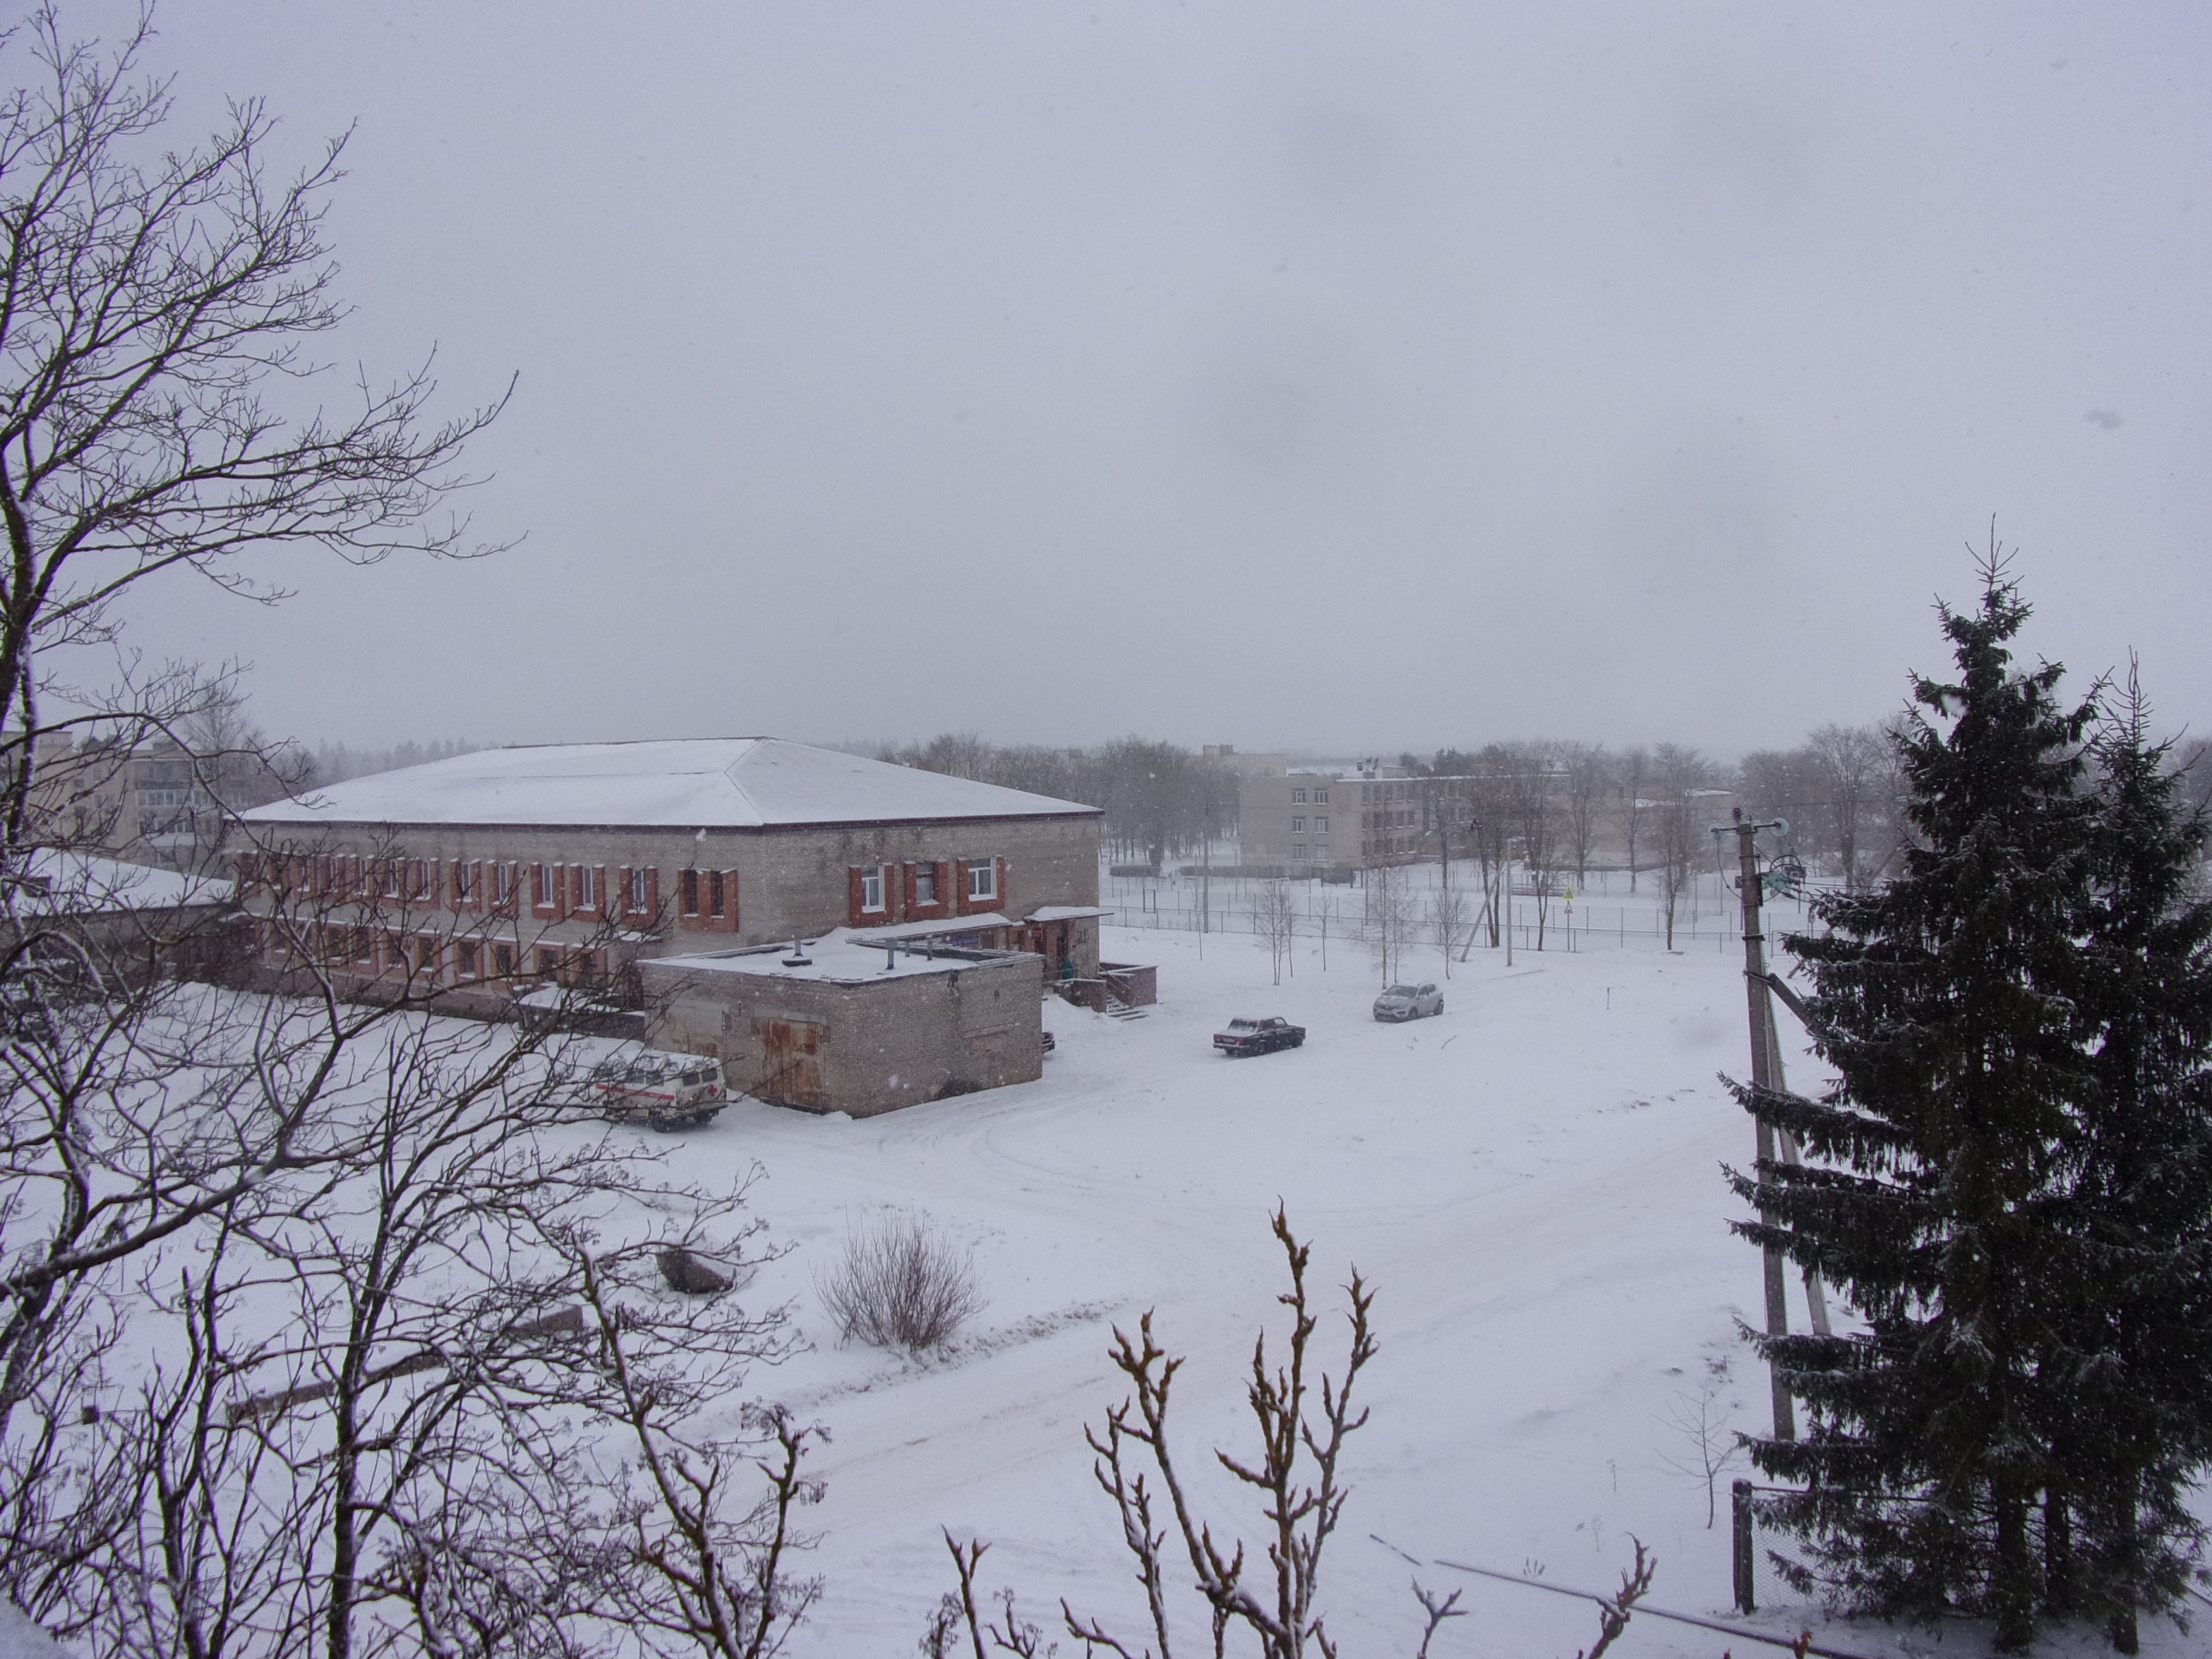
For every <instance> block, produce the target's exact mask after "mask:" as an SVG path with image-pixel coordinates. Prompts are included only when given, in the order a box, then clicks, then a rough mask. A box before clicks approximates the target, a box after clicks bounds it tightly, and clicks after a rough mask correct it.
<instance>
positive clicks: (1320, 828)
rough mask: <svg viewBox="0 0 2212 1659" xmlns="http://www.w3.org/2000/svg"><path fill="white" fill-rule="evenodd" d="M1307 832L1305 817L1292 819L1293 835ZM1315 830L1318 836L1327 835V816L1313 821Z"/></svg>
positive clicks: (1301, 834)
mask: <svg viewBox="0 0 2212 1659" xmlns="http://www.w3.org/2000/svg"><path fill="white" fill-rule="evenodd" d="M1305 832H1306V821H1305V820H1304V818H1292V819H1291V834H1292V835H1294V836H1303V835H1304V834H1305ZM1313 832H1314V834H1316V836H1325V835H1327V834H1328V819H1327V818H1325V817H1319V818H1316V819H1315V820H1314V821H1313Z"/></svg>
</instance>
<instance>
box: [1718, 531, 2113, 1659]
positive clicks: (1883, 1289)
mask: <svg viewBox="0 0 2212 1659" xmlns="http://www.w3.org/2000/svg"><path fill="white" fill-rule="evenodd" d="M1982 574H1983V577H1984V584H1983V593H1982V599H1981V604H1980V605H1979V607H1978V609H1977V610H1975V611H1971V612H1954V611H1951V610H1950V609H1949V608H1948V606H1946V607H1944V609H1943V611H1942V623H1943V629H1944V632H1945V634H1946V635H1948V638H1949V640H1950V641H1951V644H1952V647H1953V650H1954V657H1955V660H1956V665H1957V678H1956V679H1955V681H1954V682H1950V683H1939V682H1936V681H1932V680H1927V679H1922V680H1919V681H1917V683H1916V684H1915V687H1914V692H1913V696H1914V703H1915V708H1914V709H1913V711H1912V714H1911V718H1910V720H1909V722H1908V724H1907V726H1905V729H1904V730H1903V731H1902V732H1900V733H1899V736H1898V738H1897V739H1896V741H1897V743H1898V745H1899V762H1900V763H1901V766H1902V769H1903V772H1904V775H1905V781H1906V784H1907V787H1908V793H1909V805H1908V809H1907V811H1908V815H1909V817H1910V820H1911V826H1912V829H1913V831H1914V840H1915V842H1916V843H1917V844H1916V845H1915V846H1913V847H1911V848H1909V849H1908V851H1907V852H1906V854H1905V860H1904V867H1903V870H1902V872H1901V873H1900V874H1899V876H1898V877H1897V878H1894V879H1893V880H1892V881H1891V882H1889V883H1888V884H1887V885H1885V886H1883V887H1881V888H1880V889H1878V890H1874V891H1870V892H1867V893H1863V894H1857V895H1850V896H1834V897H1832V898H1830V899H1829V900H1827V901H1826V902H1825V903H1824V905H1823V906H1822V911H1821V914H1822V917H1823V920H1824V921H1826V924H1827V927H1828V929H1829V931H1828V932H1827V933H1826V934H1825V935H1820V936H1800V937H1796V938H1793V939H1790V941H1789V945H1790V949H1791V951H1794V952H1795V953H1796V955H1797V956H1798V957H1799V958H1800V959H1801V960H1802V961H1803V962H1804V963H1806V964H1807V965H1808V967H1809V968H1810V969H1811V972H1812V978H1813V984H1814V994H1813V995H1812V997H1811V998H1810V999H1808V1000H1809V1002H1810V1005H1811V1010H1812V1013H1813V1016H1814V1022H1815V1024H1816V1025H1817V1027H1818V1030H1817V1031H1816V1034H1815V1042H1816V1046H1817V1048H1818V1050H1819V1053H1820V1056H1821V1058H1822V1059H1823V1060H1826V1062H1827V1064H1828V1065H1829V1066H1831V1067H1832V1069H1833V1071H1834V1073H1835V1074H1836V1078H1837V1082H1836V1084H1835V1085H1834V1087H1833V1088H1832V1089H1831V1090H1830V1091H1828V1092H1827V1093H1826V1095H1825V1096H1824V1097H1822V1098H1821V1099H1820V1100H1819V1101H1817V1102H1815V1101H1809V1100H1797V1099H1792V1098H1784V1097H1775V1096H1764V1097H1757V1098H1756V1099H1754V1098H1753V1097H1751V1096H1750V1094H1749V1093H1748V1091H1746V1093H1745V1096H1744V1097H1745V1100H1746V1103H1747V1105H1751V1106H1752V1107H1753V1109H1755V1110H1757V1111H1759V1112H1760V1113H1761V1114H1762V1115H1765V1116H1767V1117H1768V1118H1769V1119H1770V1120H1771V1121H1775V1122H1777V1123H1778V1124H1780V1125H1782V1126H1783V1127H1787V1128H1789V1129H1790V1130H1791V1131H1793V1132H1794V1133H1796V1136H1797V1137H1798V1139H1799V1140H1800V1141H1801V1142H1802V1144H1803V1145H1804V1146H1805V1147H1806V1149H1807V1151H1808V1152H1809V1153H1810V1154H1811V1158H1812V1161H1811V1162H1810V1163H1809V1164H1808V1165H1807V1166H1805V1167H1803V1168H1802V1169H1799V1168H1786V1167H1782V1166H1778V1165H1775V1164H1760V1165H1759V1167H1758V1168H1757V1170H1755V1171H1754V1172H1753V1174H1752V1175H1750V1176H1743V1175H1732V1176H1731V1179H1732V1181H1733V1183H1734V1185H1735V1189H1736V1191H1737V1192H1738V1194H1740V1195H1741V1197H1742V1198H1744V1199H1746V1200H1748V1201H1749V1202H1750V1203H1751V1204H1752V1205H1753V1206H1755V1207H1756V1208H1757V1209H1758V1210H1759V1211H1760V1212H1763V1213H1764V1214H1765V1215H1766V1216H1768V1217H1769V1218H1771V1225H1761V1224H1759V1223H1741V1224H1738V1225H1737V1231H1740V1232H1741V1233H1743V1234H1745V1235H1746V1236H1747V1237H1750V1238H1751V1239H1753V1241H1754V1242H1756V1243H1759V1244H1761V1245H1765V1244H1766V1243H1776V1244H1778V1245H1779V1246H1780V1247H1781V1248H1782V1249H1784V1251H1785V1252H1786V1253H1787V1254H1788V1255H1790V1256H1791V1257H1792V1258H1793V1259H1795V1260H1796V1261H1798V1262H1799V1263H1801V1264H1802V1265H1804V1266H1808V1267H1814V1268H1817V1269H1818V1270H1819V1271H1820V1274H1821V1275H1822V1276H1823V1278H1824V1279H1826V1281H1827V1282H1828V1283H1829V1284H1830V1285H1834V1286H1837V1287H1838V1288H1839V1289H1840V1290H1841V1291H1843V1292H1844V1296H1845V1297H1847V1298H1848V1299H1849V1301H1850V1304H1851V1305H1852V1307H1853V1308H1854V1309H1855V1310H1857V1313H1858V1314H1859V1316H1861V1319H1862V1320H1863V1323H1864V1326H1865V1328H1864V1329H1863V1331H1857V1332H1850V1333H1847V1334H1839V1335H1837V1336H1835V1337H1831V1338H1822V1337H1816V1336H1787V1337H1781V1338H1777V1339H1771V1340H1770V1339H1766V1338H1759V1339H1758V1340H1759V1346H1760V1348H1761V1351H1762V1353H1763V1355H1764V1357H1765V1358H1767V1359H1768V1360H1769V1361H1770V1363H1771V1364H1774V1365H1775V1366H1776V1367H1777V1368H1778V1370H1779V1372H1780V1374H1781V1375H1782V1376H1783V1377H1784V1379H1785V1381H1786V1383H1787V1384H1788V1386H1789V1387H1790V1389H1791V1391H1792V1392H1793V1393H1794V1394H1795V1395H1796V1396H1797V1398H1798V1399H1799V1400H1800V1401H1802V1402H1803V1403H1804V1405H1805V1407H1806V1416H1807V1419H1808V1420H1807V1427H1806V1431H1805V1434H1804V1437H1802V1439H1799V1440H1796V1441H1789V1442H1783V1441H1775V1440H1762V1441H1758V1442H1755V1443H1753V1461H1754V1462H1756V1464H1757V1465H1758V1467H1759V1468H1761V1469H1762V1470H1764V1471H1765V1473H1766V1474H1770V1475H1772V1476H1776V1477H1778V1478H1780V1479H1782V1480H1787V1481H1790V1482H1792V1483H1796V1484H1798V1485H1801V1486H1802V1487H1803V1494H1802V1496H1800V1497H1793V1498H1787V1499H1783V1500H1780V1501H1778V1503H1777V1504H1775V1505H1774V1506H1773V1508H1774V1518H1776V1519H1778V1520H1780V1521H1781V1522H1783V1523H1784V1524H1785V1525H1788V1526H1790V1527H1792V1528H1796V1530H1798V1531H1799V1532H1801V1533H1802V1534H1803V1535H1805V1536H1806V1537H1807V1538H1808V1540H1809V1541H1810V1542H1811V1544H1812V1547H1813V1549H1814V1554H1815V1556H1816V1558H1817V1559H1820V1561H1821V1562H1822V1564H1823V1565H1824V1566H1825V1568H1826V1576H1827V1577H1829V1578H1830V1580H1831V1582H1832V1583H1833V1584H1834V1585H1835V1586H1836V1587H1838V1589H1841V1590H1842V1591H1843V1592H1844V1594H1845V1595H1846V1597H1847V1599H1849V1600H1850V1601H1852V1602H1854V1603H1855V1604H1856V1605H1858V1606H1860V1607H1867V1608H1870V1609H1875V1610H1880V1611H1883V1612H1888V1613H1921V1614H1929V1615H1932V1614H1934V1613H1939V1612H1943V1611H1948V1610H1952V1609H1964V1610H1968V1611H1972V1612H1977V1613H1984V1614H1985V1615H1987V1616H1988V1617H1990V1619H1991V1620H1993V1621H1994V1623H1995V1625H1996V1634H1997V1638H1998V1640H1999V1643H2000V1644H2001V1645H2002V1646H2005V1647H2007V1648H2019V1647H2021V1646H2024V1645H2025V1644H2027V1642H2028V1640H2029V1639H2030V1638H2031V1636H2032V1634H2033V1621H2034V1617H2035V1611H2036V1607H2037V1605H2038V1602H2039V1599H2040V1596H2041V1593H2042V1559H2041V1551H2040V1550H2039V1548H2038V1540H2037V1538H2036V1536H2035V1534H2036V1531H2037V1523H2038V1520H2039V1515H2038V1506H2039V1497H2040V1495H2041V1493H2042V1492H2043V1490H2044V1487H2045V1476H2046V1472H2047V1469H2048V1468H2049V1465H2050V1460H2051V1435H2050V1432H2049V1431H2050V1427H2051V1422H2052V1413H2051V1410H2050V1409H2049V1403H2048V1401H2047V1400H2046V1398H2045V1394H2046V1390H2045V1385H2044V1383H2043V1382H2042V1380H2041V1377H2040V1376H2039V1366H2040V1364H2041V1362H2042V1361H2043V1359H2044V1358H2045V1357H2046V1352H2045V1350H2046V1347H2047V1335H2046V1332H2045V1323H2044V1317H2043V1316H2044V1314H2045V1311H2046V1310H2050V1309H2051V1308H2052V1307H2054V1306H2055V1305H2057V1303H2058V1301H2059V1299H2060V1298H2059V1294H2058V1287H2057V1285H2055V1284H2054V1282H2053V1281H2054V1279H2055V1278H2057V1276H2059V1275H2060V1274H2061V1273H2063V1266H2062V1264H2063V1262H2064V1261H2067V1260H2068V1259H2069V1258H2068V1257H2067V1255H2066V1254H2065V1253H2063V1252H2061V1251H2058V1250H2056V1249H2054V1248H2053V1243H2054V1229H2055V1228H2057V1227H2059V1226H2061V1225H2063V1217H2062V1216H2061V1215H2059V1214H2057V1213H2055V1212H2054V1206H2053V1204H2052V1203H2051V1197H2052V1194H2054V1192H2056V1191H2057V1190H2058V1189H2059V1188H2060V1185H2061V1176H2062V1175H2063V1173H2064V1172H2063V1169H2062V1158H2063V1154H2064V1152H2066V1150H2067V1149H2068V1148H2069V1146H2072V1145H2073V1144H2074V1142H2075V1140H2076V1139H2077V1137H2075V1136H2074V1135H2073V1134H2072V1133H2070V1126H2071V1116H2070V1109H2072V1108H2073V1106H2074V1105H2075V1103H2077V1102H2078V1101H2079V1100H2080V1099H2081V1097H2082V1096H2083V1094H2084V1092H2085V1090H2086V1089H2087V1086H2088V1079H2087V1068H2086V1066H2085V1060H2084V1054H2085V1043H2084V1040H2083V1039H2084V1015H2083V1012H2082V1011H2081V1007H2080V1006H2079V1003H2078V1000H2077V996H2076V992H2077V990H2078V985H2077V981H2079V980H2080V979H2081V958H2080V956H2079V953H2078V951H2077V948H2076V947H2077V944H2078V940H2079V937H2080V933H2081V927H2082V926H2083V917H2084V912H2085V908H2086V904H2087V892H2088V890H2089V882H2090V878H2091V872H2092V865H2093V852H2094V844H2095V842H2096V839H2097V836H2096V831H2097V827H2098V826H2097V814H2096V811H2095V802H2094V801H2093V799H2092V798H2091V797H2090V795H2089V794H2088V793H2087V792H2086V791H2085V790H2084V789H2083V787H2081V786H2082V781H2083V773H2084V764H2085V736H2086V734H2087V731H2088V728H2089V726H2090V722H2091V720H2092V718H2093V703H2084V704H2083V705H2081V706H2080V707H2077V708H2062V707H2061V706H2060V704H2059V702H2058V701H2057V687H2058V683H2059V680H2060V678H2061V670H2060V669H2059V668H2058V667H2057V666H2055V665H2043V666H2042V667H2040V668H2039V669H2037V670H2035V671H2033V672H2019V671H2015V669H2014V667H2013V665H2012V659H2011V654H2010V651H2009V649H2008V646H2009V642H2010V641H2012V640H2013V638H2014V637H2015V635H2016V634H2017V633H2018V632H2019V629H2020V628H2021V624H2022V623H2024V622H2025V621H2026V620H2027V615H2028V610H2027V605H2026V604H2025V603H2024V602H2023V601H2022V600H2021V598H2020V595H2019V593H2018V591H2017V589H2016V586H2015V584H2014V583H2013V582H2012V581H2010V580H2008V578H2007V576H2006V574H2005V572H2004V569H2003V568H2002V563H2001V562H2000V561H1999V560H1998V558H1997V556H1996V552H1995V550H1994V549H1992V551H1991V556H1990V559H1989V560H1988V562H1986V563H1985V564H1984V567H1983V573H1982Z"/></svg>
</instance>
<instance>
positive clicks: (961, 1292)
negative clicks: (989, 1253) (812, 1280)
mask: <svg viewBox="0 0 2212 1659" xmlns="http://www.w3.org/2000/svg"><path fill="white" fill-rule="evenodd" d="M819 1289H820V1291H821V1293H822V1300H823V1304H825V1305H826V1306H827V1307H828V1308H829V1311H830V1313H831V1314H833V1315H834V1316H836V1321H837V1328H838V1331H839V1334H841V1335H842V1336H844V1337H846V1338H848V1339H850V1338H854V1337H858V1338H859V1339H860V1340H861V1341H863V1342H866V1343H867V1344H868V1345H869V1346H872V1347H878V1348H903V1349H904V1350H905V1351H906V1352H908V1353H920V1352H922V1351H923V1350H925V1349H928V1348H940V1347H943V1346H945V1344H946V1343H947V1342H950V1341H951V1340H952V1338H953V1336H954V1335H955V1334H957V1332H958V1331H959V1329H960V1328H961V1326H963V1324H965V1323H967V1322H968V1321H969V1318H970V1317H972V1316H974V1315H975V1312H976V1311H977V1310H980V1309H981V1307H982V1305H983V1294H982V1291H981V1290H980V1289H979V1288H978V1287H977V1285H976V1283H975V1260H974V1258H973V1256H972V1255H970V1254H969V1252H968V1251H966V1250H963V1249H959V1248H958V1247H957V1246H956V1245H955V1244H953V1243H951V1240H949V1239H947V1238H945V1237H942V1236H941V1235H940V1234H939V1233H938V1232H936V1231H934V1230H933V1228H932V1227H931V1225H930V1224H929V1223H928V1222H927V1220H926V1219H925V1218H922V1217H921V1216H920V1215H917V1214H915V1213H914V1212H911V1211H909V1212H906V1213H904V1214H902V1215H888V1216H883V1217H880V1218H878V1219H877V1220H875V1221H873V1222H872V1223H870V1224H868V1225H866V1226H860V1227H855V1228H854V1230H853V1231H850V1232H848V1234H847V1235H846V1236H845V1259H844V1261H842V1262H841V1263H839V1264H838V1266H837V1268H836V1271H835V1272H833V1273H830V1275H829V1278H828V1279H825V1280H823V1281H822V1282H821V1284H820V1285H819Z"/></svg>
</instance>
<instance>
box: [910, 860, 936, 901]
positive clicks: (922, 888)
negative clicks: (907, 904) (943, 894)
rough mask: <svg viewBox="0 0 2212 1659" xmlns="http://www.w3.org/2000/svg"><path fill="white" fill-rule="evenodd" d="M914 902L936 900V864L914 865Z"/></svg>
mask: <svg viewBox="0 0 2212 1659" xmlns="http://www.w3.org/2000/svg"><path fill="white" fill-rule="evenodd" d="M914 902H915V903H916V904H917V905H921V904H935V903H936V902H937V866H935V865H933V864H917V865H916V866H915V867H914Z"/></svg>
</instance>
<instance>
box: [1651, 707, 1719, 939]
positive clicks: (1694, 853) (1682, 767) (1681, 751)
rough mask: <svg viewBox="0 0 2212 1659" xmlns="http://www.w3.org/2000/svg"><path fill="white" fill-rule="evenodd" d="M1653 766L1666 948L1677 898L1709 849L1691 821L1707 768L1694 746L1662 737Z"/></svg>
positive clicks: (1700, 829) (1699, 828)
mask: <svg viewBox="0 0 2212 1659" xmlns="http://www.w3.org/2000/svg"><path fill="white" fill-rule="evenodd" d="M1652 769H1653V773H1654V781H1655V784H1656V794H1657V797H1658V806H1657V811H1656V829H1657V831H1658V842H1659V847H1658V853H1659V859H1658V866H1659V902H1660V907H1661V911H1662V917H1663V920H1664V922H1665V927H1666V935H1667V948H1668V950H1670V951H1671V950H1673V949H1674V922H1675V918H1676V916H1677V915H1678V914H1679V912H1680V908H1681V902H1682V900H1683V898H1684V896H1686V895H1687V894H1688V893H1689V891H1690V889H1691V884H1692V882H1694V881H1695V880H1696V879H1697V873H1698V869H1699V865H1700V864H1701V862H1702V861H1703V860H1704V859H1705V857H1706V856H1707V855H1708V853H1709V850H1710V849H1709V848H1708V846H1707V842H1709V841H1710V839H1711V837H1709V836H1707V835H1706V834H1705V829H1704V827H1703V826H1702V825H1700V824H1699V823H1697V822H1696V815H1695V807H1694V805H1693V803H1692V791H1693V790H1696V789H1699V788H1700V787H1704V785H1705V781H1707V779H1709V778H1710V777H1711V766H1710V765H1709V764H1708V763H1707V762H1706V760H1705V757H1704V756H1702V755H1700V754H1699V752H1698V751H1697V750H1694V749H1690V748H1686V747H1684V746H1683V745H1681V744H1672V743H1662V744H1660V745H1659V746H1658V749H1657V750H1656V753H1655V754H1654V756H1653V762H1652Z"/></svg>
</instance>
